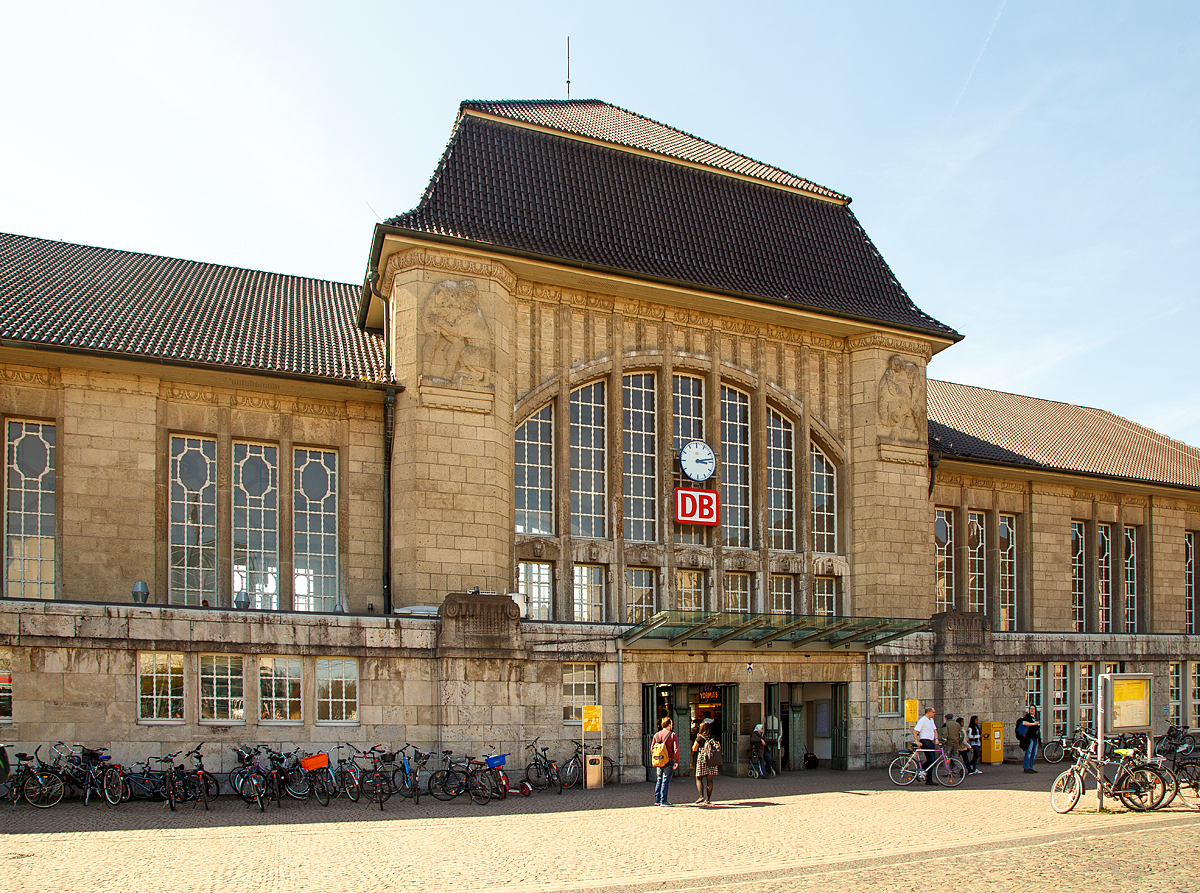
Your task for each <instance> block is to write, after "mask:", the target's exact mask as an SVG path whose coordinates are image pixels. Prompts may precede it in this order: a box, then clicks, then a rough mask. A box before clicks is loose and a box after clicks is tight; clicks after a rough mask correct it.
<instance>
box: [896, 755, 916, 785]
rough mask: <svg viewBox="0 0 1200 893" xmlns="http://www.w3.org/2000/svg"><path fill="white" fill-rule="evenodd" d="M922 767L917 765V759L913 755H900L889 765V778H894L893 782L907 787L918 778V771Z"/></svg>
mask: <svg viewBox="0 0 1200 893" xmlns="http://www.w3.org/2000/svg"><path fill="white" fill-rule="evenodd" d="M919 771H920V768H919V767H918V766H917V761H916V760H915V759H913V758H912V757H911V756H909V757H905V756H899V757H896V759H894V760H892V764H891V765H890V766H888V778H890V779H891V780H892V784H897V785H900V786H901V787H907V786H908V785H910V784H912V783H913V782H914V781H916V780H917V772H919Z"/></svg>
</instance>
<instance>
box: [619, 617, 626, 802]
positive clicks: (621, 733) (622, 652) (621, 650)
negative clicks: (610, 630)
mask: <svg viewBox="0 0 1200 893" xmlns="http://www.w3.org/2000/svg"><path fill="white" fill-rule="evenodd" d="M624 658H625V649H624V648H622V647H621V640H620V639H617V784H620V783H621V781H622V776H623V775H624V774H625V760H624V759H622V758H621V753H622V750H623V749H624V744H625V660H624Z"/></svg>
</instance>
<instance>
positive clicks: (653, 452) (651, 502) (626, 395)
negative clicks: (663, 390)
mask: <svg viewBox="0 0 1200 893" xmlns="http://www.w3.org/2000/svg"><path fill="white" fill-rule="evenodd" d="M621 410H622V438H623V441H624V443H623V446H624V451H625V458H624V462H625V474H624V488H625V489H624V493H625V539H627V540H635V541H641V542H653V541H654V540H656V539H657V538H658V532H657V529H656V525H655V511H654V506H655V504H656V501H657V497H658V472H657V470H656V465H657V461H658V441H657V437H656V435H655V413H654V376H653V375H652V374H650V373H644V372H643V373H639V374H637V375H626V376H625V377H624V379H623V380H622V388H621Z"/></svg>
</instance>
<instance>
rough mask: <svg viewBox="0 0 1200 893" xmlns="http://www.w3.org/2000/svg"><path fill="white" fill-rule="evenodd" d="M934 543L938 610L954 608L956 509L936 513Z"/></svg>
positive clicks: (938, 510)
mask: <svg viewBox="0 0 1200 893" xmlns="http://www.w3.org/2000/svg"><path fill="white" fill-rule="evenodd" d="M933 543H934V547H935V550H936V553H937V576H936V579H935V582H934V586H935V594H936V599H935V601H936V605H937V607H936V608H935V610H936V611H938V612H941V611H950V610H952V609H953V608H954V511H953V510H952V509H937V511H936V512H935V513H934V524H933Z"/></svg>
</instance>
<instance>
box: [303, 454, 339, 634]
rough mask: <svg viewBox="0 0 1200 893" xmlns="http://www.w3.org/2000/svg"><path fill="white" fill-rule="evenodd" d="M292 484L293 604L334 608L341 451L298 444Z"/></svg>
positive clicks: (324, 609) (313, 608) (308, 607)
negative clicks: (301, 447) (338, 452)
mask: <svg viewBox="0 0 1200 893" xmlns="http://www.w3.org/2000/svg"><path fill="white" fill-rule="evenodd" d="M293 455H294V458H293V483H292V537H293V543H294V546H293V550H292V565H293V578H294V589H293V596H292V605H293V607H294V608H295V609H296V610H297V611H332V610H333V609H334V608H335V607H337V605H338V467H337V458H338V454H337V453H336V452H334V451H332V450H309V449H297V450H296V451H295V452H294V454H293Z"/></svg>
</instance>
